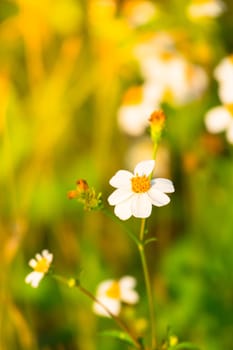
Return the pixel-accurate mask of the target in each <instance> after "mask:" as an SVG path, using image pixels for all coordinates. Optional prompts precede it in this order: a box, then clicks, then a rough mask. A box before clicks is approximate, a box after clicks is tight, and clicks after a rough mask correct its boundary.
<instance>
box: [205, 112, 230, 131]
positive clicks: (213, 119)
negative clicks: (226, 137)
mask: <svg viewBox="0 0 233 350" xmlns="http://www.w3.org/2000/svg"><path fill="white" fill-rule="evenodd" d="M230 121H231V114H230V113H229V111H228V110H227V109H226V108H225V107H224V106H218V107H214V108H212V109H210V110H209V111H208V112H207V113H206V115H205V124H206V127H207V130H208V131H210V132H212V133H218V132H221V131H224V130H225V129H226V128H227V126H228V124H229V122H230Z"/></svg>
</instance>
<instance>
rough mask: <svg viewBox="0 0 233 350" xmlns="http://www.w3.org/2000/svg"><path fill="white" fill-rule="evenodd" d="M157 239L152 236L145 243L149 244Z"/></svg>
mask: <svg viewBox="0 0 233 350" xmlns="http://www.w3.org/2000/svg"><path fill="white" fill-rule="evenodd" d="M155 241H157V238H155V237H152V238H149V239H146V240H145V242H144V244H145V245H146V244H148V243H151V242H155Z"/></svg>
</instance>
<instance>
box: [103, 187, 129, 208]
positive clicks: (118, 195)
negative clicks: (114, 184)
mask: <svg viewBox="0 0 233 350" xmlns="http://www.w3.org/2000/svg"><path fill="white" fill-rule="evenodd" d="M132 195H133V192H132V190H128V189H124V188H118V189H117V190H115V191H114V192H113V193H112V194H111V195H110V196H109V197H108V203H109V204H110V205H116V204H119V203H121V202H124V201H125V200H126V199H128V198H129V197H130V196H132Z"/></svg>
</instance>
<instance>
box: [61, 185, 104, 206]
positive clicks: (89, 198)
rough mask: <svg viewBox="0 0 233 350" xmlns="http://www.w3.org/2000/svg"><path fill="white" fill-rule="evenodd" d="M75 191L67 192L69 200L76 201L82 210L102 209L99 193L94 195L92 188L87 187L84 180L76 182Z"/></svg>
mask: <svg viewBox="0 0 233 350" xmlns="http://www.w3.org/2000/svg"><path fill="white" fill-rule="evenodd" d="M76 185H77V186H76V189H75V190H71V191H69V192H68V194H67V197H68V198H69V199H76V200H77V201H78V202H80V203H82V204H83V206H84V210H88V211H90V210H98V209H101V208H102V199H101V193H98V194H97V193H96V191H95V189H94V188H91V187H89V185H88V183H87V182H86V180H83V179H80V180H77V181H76Z"/></svg>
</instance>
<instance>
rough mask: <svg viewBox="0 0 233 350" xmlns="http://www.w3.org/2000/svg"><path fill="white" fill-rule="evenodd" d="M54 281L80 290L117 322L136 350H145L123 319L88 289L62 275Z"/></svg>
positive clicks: (55, 276)
mask: <svg viewBox="0 0 233 350" xmlns="http://www.w3.org/2000/svg"><path fill="white" fill-rule="evenodd" d="M52 277H53V278H54V279H56V280H57V281H59V282H62V283H64V284H66V285H67V286H70V287H76V288H78V289H79V290H80V291H81V292H82V293H83V294H84V295H86V296H87V297H88V298H89V299H91V300H92V301H93V302H95V303H97V304H98V305H100V306H101V307H102V308H103V309H104V310H105V311H106V313H107V314H108V315H109V316H110V317H111V318H112V319H113V320H114V321H115V322H116V324H117V325H118V326H119V327H120V328H121V329H122V330H123V331H124V332H125V333H127V334H128V336H129V337H130V338H131V340H132V342H133V343H134V345H135V348H136V349H139V350H144V347H143V345H142V344H141V343H140V342H139V341H138V339H137V338H136V337H135V336H134V335H133V334H132V333H131V331H130V330H129V329H128V327H127V326H126V325H125V324H124V323H123V322H122V321H121V319H120V318H119V317H118V316H116V315H114V314H113V313H112V312H111V311H110V310H109V309H108V308H107V307H106V306H105V305H104V304H103V303H102V302H101V301H100V300H98V299H97V298H96V297H95V296H94V295H93V294H92V293H91V292H89V291H88V290H87V289H86V288H84V287H83V286H81V285H80V284H79V282H78V281H76V280H74V279H66V278H65V277H62V276H60V275H52Z"/></svg>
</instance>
